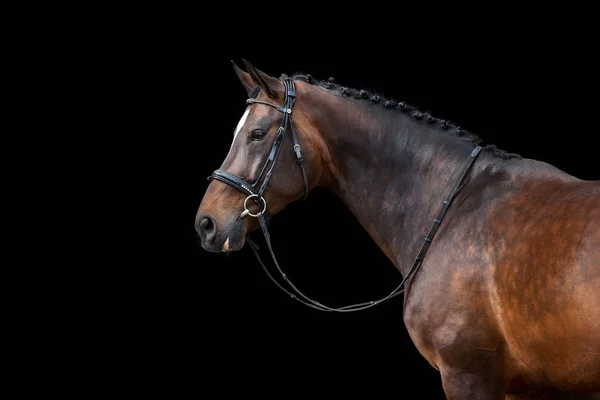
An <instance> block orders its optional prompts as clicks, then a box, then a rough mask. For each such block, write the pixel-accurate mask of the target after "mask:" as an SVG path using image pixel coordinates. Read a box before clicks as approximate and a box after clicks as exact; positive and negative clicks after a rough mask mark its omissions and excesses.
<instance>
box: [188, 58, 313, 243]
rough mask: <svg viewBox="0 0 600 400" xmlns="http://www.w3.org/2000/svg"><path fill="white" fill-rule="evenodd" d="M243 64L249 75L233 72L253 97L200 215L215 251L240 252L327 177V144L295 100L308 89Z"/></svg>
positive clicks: (204, 237)
mask: <svg viewBox="0 0 600 400" xmlns="http://www.w3.org/2000/svg"><path fill="white" fill-rule="evenodd" d="M244 63H245V65H246V69H247V72H246V71H243V70H242V69H240V68H239V67H238V66H237V65H236V64H235V63H233V69H234V71H235V74H236V75H237V77H238V78H239V80H240V82H241V83H242V85H243V86H244V88H245V89H246V92H247V94H248V99H247V101H246V102H247V107H246V110H245V111H244V113H243V115H242V117H241V119H240V121H239V123H238V125H237V127H236V129H235V131H234V132H233V142H232V144H231V147H230V149H229V153H228V154H227V156H226V157H225V159H224V161H223V163H222V164H221V166H220V168H219V169H217V170H215V171H214V172H213V173H212V174H211V175H210V177H209V180H211V183H210V184H209V186H208V188H207V190H206V193H205V195H204V197H203V199H202V201H201V203H200V206H199V208H198V211H197V214H196V220H195V226H196V231H197V233H198V235H199V236H200V240H201V244H202V247H203V248H204V249H205V250H207V251H210V252H231V251H237V250H239V249H241V248H242V247H243V246H244V243H245V238H246V234H247V233H249V232H251V231H253V230H255V229H257V228H258V227H259V226H260V221H261V220H263V221H265V222H267V221H268V219H269V218H270V217H271V216H273V215H275V214H277V213H278V212H280V211H281V210H282V209H284V208H285V207H286V206H287V205H288V204H289V203H291V202H292V201H295V200H298V199H301V198H305V197H306V195H307V194H308V192H309V191H310V190H311V188H313V187H314V186H315V185H317V184H318V183H319V182H320V181H321V179H322V175H323V171H324V164H323V161H322V160H323V157H322V149H323V148H324V145H323V143H322V141H321V140H319V135H318V130H317V129H316V128H315V126H314V124H311V123H310V121H309V120H308V119H307V115H306V104H305V103H303V101H302V100H300V101H297V100H298V97H301V96H302V92H303V89H304V87H303V86H308V85H306V84H304V83H303V82H295V81H294V80H293V79H292V78H289V77H287V76H285V75H282V77H281V78H280V79H277V78H275V77H272V76H270V75H268V74H266V73H264V72H262V71H260V70H259V69H257V68H255V67H254V66H253V65H252V64H250V63H249V62H248V61H246V60H244Z"/></svg>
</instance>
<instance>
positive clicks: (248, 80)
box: [231, 60, 256, 95]
mask: <svg viewBox="0 0 600 400" xmlns="http://www.w3.org/2000/svg"><path fill="white" fill-rule="evenodd" d="M231 64H233V70H234V71H235V74H236V75H237V77H238V79H239V80H240V82H241V83H242V85H243V86H244V89H246V92H247V93H248V95H250V92H251V91H252V89H254V88H255V87H256V83H254V81H253V80H252V77H251V76H250V74H249V73H247V72H245V71H242V70H241V69H240V67H238V66H237V65H236V63H235V62H233V60H231Z"/></svg>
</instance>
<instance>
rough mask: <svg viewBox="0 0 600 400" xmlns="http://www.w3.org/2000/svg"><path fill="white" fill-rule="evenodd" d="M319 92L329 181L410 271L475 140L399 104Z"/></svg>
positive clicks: (385, 248) (378, 241) (318, 107)
mask: <svg viewBox="0 0 600 400" xmlns="http://www.w3.org/2000/svg"><path fill="white" fill-rule="evenodd" d="M319 90H320V89H319ZM317 97H318V98H319V99H320V101H319V102H320V103H321V104H317V105H316V106H315V105H312V106H311V108H312V110H314V114H315V115H314V116H313V118H314V120H313V124H314V125H316V126H317V127H318V129H319V132H320V134H321V136H322V138H323V141H324V144H325V146H326V148H327V151H328V165H329V168H328V171H327V172H328V173H327V174H326V176H327V178H326V180H324V182H322V185H323V186H326V187H328V188H330V189H331V190H332V191H333V192H334V193H335V194H336V195H337V196H338V197H339V198H340V199H341V201H342V202H343V203H344V204H345V205H346V206H347V207H348V209H349V210H350V211H351V212H352V214H353V215H354V216H355V217H356V218H357V220H358V222H359V223H360V224H361V225H362V226H363V228H364V229H365V230H366V231H367V233H368V234H369V235H370V236H371V238H372V239H373V240H374V241H375V243H376V244H377V245H378V246H379V248H380V249H381V250H382V251H383V252H384V253H385V254H386V256H387V257H388V258H389V259H390V260H391V261H392V262H393V263H394V265H395V266H396V268H398V269H399V270H400V272H401V273H402V274H405V273H406V272H407V271H408V269H409V268H410V267H411V265H412V262H413V260H414V258H415V256H416V255H417V252H418V251H419V248H420V246H421V244H422V243H423V239H424V238H425V236H426V235H427V232H428V230H429V228H430V227H431V223H432V221H433V219H434V217H435V214H436V213H437V212H438V210H439V208H440V206H441V205H442V202H443V200H444V198H445V196H446V195H447V194H448V191H449V190H450V187H451V186H452V184H453V183H454V180H455V179H456V177H457V176H458V174H459V172H460V169H461V167H462V165H463V164H464V162H465V160H466V158H467V157H468V155H469V154H470V153H471V151H472V149H473V145H472V144H469V143H467V142H465V141H463V140H462V139H460V138H457V137H451V136H449V135H445V134H444V133H442V132H441V129H439V128H432V127H429V126H427V125H426V124H427V122H421V121H416V120H414V119H413V118H412V117H411V116H409V115H406V114H404V113H402V112H401V111H400V110H388V109H384V107H383V106H381V105H375V104H370V103H369V102H368V101H367V100H355V99H347V98H343V97H341V98H339V97H337V96H332V95H328V96H323V94H319V95H317Z"/></svg>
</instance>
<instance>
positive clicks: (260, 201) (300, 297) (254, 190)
mask: <svg viewBox="0 0 600 400" xmlns="http://www.w3.org/2000/svg"><path fill="white" fill-rule="evenodd" d="M281 79H282V81H283V84H284V86H285V100H284V105H283V107H281V106H278V105H276V104H272V103H268V102H264V101H260V100H256V99H255V98H254V97H250V98H248V99H247V100H246V103H247V104H264V105H267V106H270V107H273V108H275V109H276V110H278V111H280V112H281V113H283V118H282V121H281V124H280V126H279V128H278V129H277V135H276V136H275V140H274V141H273V145H272V147H271V152H270V153H269V157H268V158H267V160H266V162H265V164H264V165H263V167H262V169H261V171H260V173H259V175H258V178H257V179H256V181H255V182H254V183H253V184H251V183H248V182H246V181H245V180H243V179H242V178H240V177H238V176H235V175H233V174H231V173H229V172H227V171H224V170H221V169H217V170H215V171H214V172H213V173H212V174H211V175H210V176H209V177H208V180H212V179H216V180H219V181H221V182H223V183H226V184H228V185H230V186H232V187H234V188H236V189H237V190H239V191H240V192H242V193H244V194H246V195H247V196H248V197H246V200H244V210H243V211H242V212H241V213H240V215H239V216H238V220H239V219H242V218H244V217H245V216H247V215H249V216H251V217H255V218H257V219H258V222H259V224H260V227H261V230H262V232H263V235H264V238H265V242H266V243H267V247H268V248H269V253H270V254H271V258H272V259H273V263H274V264H275V266H276V267H277V270H278V271H279V273H280V275H281V277H282V279H283V280H284V281H285V282H286V283H287V284H288V285H289V287H290V289H291V290H292V291H293V292H294V293H292V291H290V290H288V289H286V288H285V287H283V285H281V284H280V283H279V282H278V281H277V280H276V279H275V278H274V277H273V275H271V273H270V272H269V270H268V269H267V267H266V265H265V264H264V262H263V261H262V259H261V257H260V255H259V254H258V250H259V248H258V246H257V245H256V244H255V243H254V242H253V241H252V240H251V238H250V234H248V236H247V238H246V240H247V241H248V244H249V245H250V247H251V248H252V251H253V252H254V255H255V256H256V259H257V260H258V262H259V263H260V265H261V266H262V268H263V270H264V271H265V273H266V274H267V276H268V277H269V278H270V279H271V280H272V281H273V282H274V283H275V285H277V287H279V288H280V289H281V290H283V291H284V292H285V293H287V294H288V295H289V296H290V297H291V298H292V299H294V300H297V301H299V302H300V303H302V304H304V305H306V306H308V307H310V308H313V309H316V310H319V311H328V312H352V311H360V310H364V309H367V308H370V307H373V306H376V305H378V304H381V303H382V302H383V301H385V300H388V299H391V298H393V297H395V296H397V295H399V294H400V293H403V292H404V289H405V288H404V287H403V286H404V283H405V282H406V281H407V280H408V279H409V278H410V277H411V276H412V274H413V273H414V272H415V271H416V270H417V269H418V268H419V266H420V265H421V263H422V262H423V259H424V258H425V254H426V253H427V250H428V249H429V245H430V244H431V242H432V241H433V237H434V236H435V233H436V232H437V229H438V228H439V226H440V224H441V223H442V219H443V218H444V215H445V214H446V211H447V210H448V207H449V206H450V203H451V202H452V200H453V199H454V197H455V196H456V193H457V192H458V188H459V186H460V184H461V182H462V181H463V179H464V177H465V175H466V174H467V172H468V171H469V169H470V167H471V165H472V164H473V162H474V161H475V159H476V158H477V156H478V155H479V153H480V152H481V149H482V148H481V146H476V147H475V148H474V149H473V151H472V152H471V154H470V155H469V158H468V159H467V160H466V161H465V163H464V165H463V167H462V170H461V172H460V174H459V176H458V177H457V178H456V181H455V182H454V184H453V185H452V187H451V189H450V192H449V193H448V195H447V196H446V198H445V199H444V201H443V202H442V206H441V207H440V210H439V212H438V214H437V215H436V217H435V218H434V220H433V223H432V225H431V228H430V230H429V233H428V234H427V236H426V237H425V240H424V242H423V245H422V246H421V249H420V250H419V253H418V254H417V256H416V257H415V260H414V262H413V264H412V266H411V268H410V269H409V271H408V273H407V274H406V275H405V276H404V277H403V279H402V281H401V282H400V284H398V286H397V287H396V288H395V289H394V290H393V291H391V292H390V293H389V294H388V295H387V296H385V297H383V298H380V299H379V300H372V301H367V302H363V303H357V304H351V305H348V306H344V307H339V308H332V307H328V306H326V305H324V304H322V303H319V302H318V301H315V300H312V299H311V298H309V297H307V296H306V295H304V294H303V293H302V292H301V291H300V290H299V289H298V288H297V287H296V286H295V285H294V284H293V283H292V282H291V281H290V280H289V279H288V277H287V275H286V274H285V273H284V272H283V271H282V270H281V267H280V266H279V263H278V262H277V258H276V257H275V253H274V252H273V247H272V246H271V235H270V233H269V229H268V221H269V219H270V215H269V213H268V210H267V201H266V200H265V198H264V196H263V194H264V192H265V190H266V188H267V184H268V182H269V179H271V175H272V174H273V168H274V167H275V163H276V161H277V158H278V156H279V153H280V151H281V145H282V143H283V139H284V137H285V132H286V127H287V125H288V124H289V126H290V131H291V133H292V139H293V141H294V153H295V154H296V161H297V162H298V165H299V166H300V168H301V170H302V177H303V180H304V196H303V200H304V199H306V197H307V195H308V181H307V178H306V170H305V168H304V160H303V159H302V152H301V148H300V144H299V142H298V137H297V135H296V130H295V128H294V124H293V123H292V117H291V115H292V108H293V107H294V104H295V101H296V90H295V85H294V81H293V80H292V79H291V78H289V77H288V76H286V75H282V76H281ZM269 164H270V168H269V169H268V172H267V173H266V176H265V177H264V179H263V182H262V184H261V185H260V187H257V186H258V182H259V181H260V179H261V177H262V175H263V174H264V172H265V171H266V169H267V166H268V165H269ZM250 199H252V200H253V201H254V202H255V203H256V205H257V206H258V207H259V212H257V213H256V214H252V213H251V212H250V211H249V210H248V204H247V203H248V200H250Z"/></svg>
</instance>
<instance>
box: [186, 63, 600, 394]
mask: <svg viewBox="0 0 600 400" xmlns="http://www.w3.org/2000/svg"><path fill="white" fill-rule="evenodd" d="M249 69H250V72H251V73H250V74H247V73H244V72H242V71H241V70H239V69H237V68H236V72H237V74H238V77H239V78H240V80H241V81H242V83H243V84H244V86H245V87H246V89H247V90H248V92H250V91H251V90H253V89H254V88H255V87H257V86H258V87H260V88H261V92H260V94H259V95H258V97H257V99H259V100H261V101H270V102H279V103H281V102H282V98H283V95H281V92H282V91H283V90H282V88H281V85H280V83H278V82H279V81H277V80H276V79H274V78H271V77H269V76H267V75H266V74H264V73H262V72H261V71H258V70H256V69H254V68H253V67H252V66H250V65H249ZM278 92H279V93H280V95H279V96H278V95H277V93H278ZM296 92H297V97H298V102H297V104H296V106H295V107H294V109H293V118H294V122H295V124H296V126H297V127H298V128H297V129H298V132H299V135H301V136H300V137H301V140H302V143H304V147H303V152H304V163H305V164H304V165H305V166H306V174H307V179H308V183H309V186H310V188H312V187H315V186H317V185H318V186H324V187H327V188H329V189H331V190H332V191H333V192H334V193H336V195H337V196H338V197H339V198H340V199H341V200H342V202H343V203H344V204H345V205H346V206H347V207H348V208H349V209H350V211H351V212H352V213H353V215H354V216H355V217H356V218H357V220H358V222H359V223H360V224H361V225H362V226H363V227H364V228H365V230H366V231H367V232H368V233H369V235H370V236H371V237H372V238H373V240H374V241H375V242H376V244H377V245H378V246H379V248H381V250H382V251H383V252H384V253H385V254H386V255H387V257H388V258H389V259H390V261H391V262H392V263H393V264H394V265H395V266H396V268H397V269H398V270H399V271H400V273H401V274H402V275H403V276H406V274H407V273H409V269H410V268H411V265H413V260H414V259H415V256H417V253H418V252H419V247H420V245H421V243H422V242H423V238H425V236H426V235H427V232H428V230H429V227H430V225H431V221H433V220H434V218H436V213H437V212H438V209H439V207H440V205H441V204H442V201H443V200H444V196H445V195H446V194H447V192H448V190H449V188H450V187H451V186H452V184H453V183H454V182H455V181H456V179H457V175H458V174H459V172H460V170H461V167H462V166H463V164H464V163H465V160H466V159H467V157H468V156H469V154H471V152H472V150H473V147H474V146H475V142H474V141H473V140H472V139H473V137H472V136H470V135H469V134H465V133H464V132H462V133H460V132H457V131H451V132H448V131H446V130H444V129H441V128H440V126H441V127H442V128H446V127H447V125H446V123H445V122H443V121H439V120H432V119H427V116H424V115H423V114H421V115H420V116H417V117H415V115H414V114H411V113H412V111H410V110H406V109H405V107H401V105H400V104H398V103H395V102H394V103H393V108H396V105H397V107H400V108H401V110H397V109H392V110H389V109H386V108H390V105H391V104H392V103H391V102H389V101H388V102H386V103H385V104H386V107H385V108H384V107H382V106H381V105H379V104H378V103H379V102H380V100H379V98H378V97H377V96H373V97H370V98H367V99H364V98H365V96H364V93H363V92H362V91H361V92H360V93H359V92H353V91H351V90H349V89H347V88H339V87H337V88H336V87H334V86H333V85H331V84H325V85H320V86H319V85H313V84H309V83H305V82H302V81H298V85H297V87H296ZM353 93H354V95H353ZM352 97H355V98H352ZM361 99H363V100H361ZM369 99H370V100H371V101H368V100H369ZM257 107H262V108H260V109H259V108H257ZM251 108H253V110H251V111H250V114H245V120H246V121H245V122H243V123H242V125H243V126H241V127H239V128H238V129H237V130H236V137H237V136H240V137H241V138H236V139H235V140H234V144H233V145H232V148H231V149H230V152H229V154H228V156H227V158H226V159H225V161H224V163H223V166H222V168H227V169H228V170H229V171H235V173H236V174H238V175H240V176H244V177H247V178H250V177H256V176H259V174H258V170H259V169H260V165H261V163H260V162H257V161H256V159H254V160H247V158H248V157H258V158H259V159H263V158H266V156H267V155H268V154H269V149H268V148H262V149H261V148H260V147H259V146H258V145H257V144H256V143H254V142H252V139H248V140H247V139H245V138H244V135H245V134H244V133H240V134H238V132H255V131H256V130H257V128H260V129H264V130H265V131H275V128H276V127H277V125H278V123H279V121H280V117H279V114H278V113H277V112H276V111H275V110H265V109H266V108H267V107H264V106H261V105H253V106H252V107H251ZM453 129H454V128H453ZM249 137H251V136H249ZM246 140H247V142H245V143H246V144H244V142H243V141H246ZM236 141H237V142H236ZM286 143H287V144H286ZM286 143H284V144H283V145H282V146H283V147H282V157H281V160H279V161H278V163H279V164H278V165H281V166H279V167H278V168H280V171H278V170H275V171H276V172H275V173H274V174H273V175H272V176H273V180H272V182H273V183H272V184H271V186H270V187H272V190H271V191H270V192H269V191H266V192H265V197H266V203H267V204H273V206H272V214H273V212H274V213H276V212H278V211H280V210H282V209H283V208H284V207H285V205H286V204H288V203H289V202H291V201H293V200H295V199H297V198H299V197H300V195H301V193H302V190H301V189H302V185H301V184H298V182H301V181H302V179H301V178H300V174H299V172H298V170H297V169H293V163H291V156H290V154H293V150H294V147H293V143H290V141H289V140H288V142H286ZM242 155H243V157H242ZM286 163H287V164H286ZM248 165H250V166H251V168H250V169H249V170H248V167H247V166H248ZM284 165H285V166H287V165H289V167H288V171H285V172H281V170H284V167H283V166H284ZM303 172H304V171H303ZM269 196H270V197H269ZM243 202H244V197H243V196H241V195H240V194H239V192H237V191H236V190H234V189H233V188H232V187H230V186H227V185H226V184H223V183H222V182H216V181H215V182H211V184H210V185H209V189H208V190H207V194H206V196H205V198H204V199H203V201H202V203H201V205H200V207H199V210H198V214H197V220H196V223H197V229H198V231H199V233H200V236H201V238H202V239H203V242H202V244H203V246H204V247H205V248H206V249H207V250H210V251H231V249H232V248H234V249H239V248H240V247H241V246H242V245H243V241H244V236H245V232H250V231H252V230H254V229H257V228H258V227H259V225H258V224H257V223H256V221H255V220H254V219H249V218H243V219H240V216H242V215H241V214H239V211H240V205H241V203H243ZM225 207H227V209H225ZM236 207H237V209H236V210H235V211H233V210H231V211H230V209H232V208H236ZM245 207H246V206H244V208H245ZM273 210H274V211H273ZM237 215H239V216H238V218H235V216H237ZM217 216H218V217H217ZM209 228H210V229H209ZM599 244H600V182H598V181H582V180H579V179H577V178H575V177H573V176H570V175H568V174H566V173H565V172H563V171H561V170H559V169H557V168H555V167H553V166H551V165H548V164H545V163H542V162H539V161H535V160H530V159H524V158H521V157H520V156H516V155H510V154H507V153H505V152H502V151H498V150H497V149H494V148H493V147H486V148H484V150H483V151H481V154H480V155H479V157H478V159H477V161H476V162H475V163H474V164H473V166H472V168H471V170H470V171H469V173H468V174H467V175H466V177H465V179H464V181H462V182H461V185H460V190H459V191H458V193H457V195H456V197H455V198H454V200H453V202H452V204H451V206H450V207H449V209H448V211H447V214H446V216H445V218H444V220H443V222H442V223H441V224H440V226H439V229H438V231H437V235H436V236H435V238H434V240H433V241H432V242H431V244H430V246H429V250H428V252H427V254H426V257H425V259H424V260H423V262H422V264H421V266H420V269H418V270H417V272H416V273H415V274H414V275H412V276H411V277H410V280H409V281H407V283H406V284H405V292H404V309H403V318H404V321H405V324H406V327H407V330H408V332H409V334H410V337H411V338H412V340H413V342H414V344H415V346H416V347H417V349H418V350H419V351H420V353H421V354H422V355H423V356H424V357H425V358H426V359H427V360H428V361H429V363H430V364H431V365H432V366H434V367H435V368H437V369H438V370H439V371H440V373H441V377H442V384H443V387H444V391H445V393H446V395H447V397H448V398H452V399H462V398H481V399H502V398H504V396H505V395H506V394H509V393H511V394H513V395H514V396H521V397H523V398H525V397H526V396H529V395H531V394H532V393H533V394H544V393H546V392H547V391H548V390H561V391H573V392H576V391H582V392H585V391H587V392H593V391H600V334H599V333H598V332H600V295H599V293H600V246H599Z"/></svg>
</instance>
